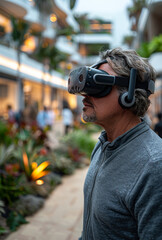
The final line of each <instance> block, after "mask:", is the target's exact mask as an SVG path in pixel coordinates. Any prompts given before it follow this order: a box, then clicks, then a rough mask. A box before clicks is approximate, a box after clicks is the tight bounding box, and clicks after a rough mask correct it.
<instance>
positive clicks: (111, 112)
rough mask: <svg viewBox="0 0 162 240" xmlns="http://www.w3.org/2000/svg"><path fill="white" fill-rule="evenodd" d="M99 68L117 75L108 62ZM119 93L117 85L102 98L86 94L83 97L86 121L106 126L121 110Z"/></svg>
mask: <svg viewBox="0 0 162 240" xmlns="http://www.w3.org/2000/svg"><path fill="white" fill-rule="evenodd" d="M99 69H101V70H104V71H106V72H108V73H109V74H110V75H114V76H115V75H117V74H116V73H115V72H114V71H113V69H112V68H111V67H110V66H109V64H108V63H106V64H102V65H101V66H100V67H99ZM118 98H119V93H118V91H117V88H116V87H115V86H113V87H112V90H111V92H110V94H108V95H107V96H105V97H102V98H95V97H90V96H84V99H83V104H84V107H83V119H84V121H86V122H94V123H96V124H99V125H101V126H104V125H105V123H106V122H107V121H109V122H110V121H113V119H115V118H114V117H116V115H117V114H118V113H119V111H120V112H121V107H120V105H119V103H118Z"/></svg>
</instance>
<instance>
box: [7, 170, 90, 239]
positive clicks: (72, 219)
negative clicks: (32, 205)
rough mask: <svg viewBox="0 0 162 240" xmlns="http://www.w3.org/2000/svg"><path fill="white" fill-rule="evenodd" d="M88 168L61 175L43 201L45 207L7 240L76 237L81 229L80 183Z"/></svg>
mask: <svg viewBox="0 0 162 240" xmlns="http://www.w3.org/2000/svg"><path fill="white" fill-rule="evenodd" d="M86 173H87V168H84V169H79V170H76V172H75V174H74V175H71V176H67V177H64V178H63V182H62V184H61V185H59V186H58V187H57V188H56V189H55V190H54V191H53V192H52V194H51V195H50V196H49V198H48V199H47V200H46V201H45V205H44V207H43V208H42V209H41V210H39V211H38V212H37V213H36V214H35V215H34V216H32V217H28V218H27V220H28V221H29V223H28V224H24V225H22V226H21V227H20V228H19V229H18V231H16V232H14V233H12V234H10V235H9V236H8V237H7V238H6V239H7V240H77V239H78V238H79V237H80V234H81V231H82V215H83V183H84V179H85V176H86Z"/></svg>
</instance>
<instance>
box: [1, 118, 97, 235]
mask: <svg viewBox="0 0 162 240" xmlns="http://www.w3.org/2000/svg"><path fill="white" fill-rule="evenodd" d="M79 131H80V130H79ZM47 132H48V129H45V130H40V129H38V128H37V126H32V127H29V126H25V125H24V126H23V127H21V128H16V127H15V126H14V125H13V124H7V123H5V122H0V239H4V238H5V237H6V236H7V235H8V234H9V233H10V232H11V231H15V230H16V229H17V228H18V227H19V225H21V224H25V223H27V221H26V219H25V217H26V216H29V215H32V214H34V213H35V212H36V211H38V210H39V209H40V208H41V207H42V206H43V204H44V201H45V199H46V198H47V197H48V196H49V195H50V193H51V191H53V190H54V188H55V187H56V186H57V185H58V184H60V183H61V179H62V176H64V175H67V174H72V173H73V172H74V171H75V169H76V168H80V167H84V166H85V165H87V164H89V154H88V151H89V152H90V151H91V148H92V147H94V144H95V142H94V141H93V140H88V139H89V138H90V137H88V138H87V141H89V142H88V144H89V145H90V146H91V147H90V149H89V150H87V147H85V146H86V145H87V143H86V145H84V144H83V137H82V135H81V132H82V134H83V135H84V137H85V133H83V131H82V130H81V132H78V131H77V132H76V131H74V132H73V133H71V134H70V135H69V136H67V137H66V138H65V139H64V140H62V141H60V144H59V147H57V149H51V148H50V147H49V146H48V137H47V136H48V134H47ZM76 136H77V137H76ZM74 142H75V144H74ZM90 142H91V144H90ZM80 149H81V150H80Z"/></svg>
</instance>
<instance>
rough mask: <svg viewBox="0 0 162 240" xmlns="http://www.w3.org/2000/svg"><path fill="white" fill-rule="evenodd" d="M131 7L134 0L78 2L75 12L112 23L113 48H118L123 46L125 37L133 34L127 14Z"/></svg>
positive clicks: (82, 0) (85, 0) (88, 0)
mask: <svg viewBox="0 0 162 240" xmlns="http://www.w3.org/2000/svg"><path fill="white" fill-rule="evenodd" d="M131 5H132V0H77V3H76V6H75V8H74V10H73V11H74V12H75V13H88V14H89V16H90V17H98V18H101V19H105V20H110V21H112V23H113V31H112V35H113V46H112V47H118V46H122V41H123V37H124V36H125V35H129V34H131V31H130V23H129V18H128V14H127V7H129V6H131Z"/></svg>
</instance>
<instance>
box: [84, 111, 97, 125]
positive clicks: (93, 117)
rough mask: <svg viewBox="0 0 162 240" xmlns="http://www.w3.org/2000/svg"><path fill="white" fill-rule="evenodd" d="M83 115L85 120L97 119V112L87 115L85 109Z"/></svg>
mask: <svg viewBox="0 0 162 240" xmlns="http://www.w3.org/2000/svg"><path fill="white" fill-rule="evenodd" d="M82 117H83V120H84V121H85V122H96V120H97V118H96V114H95V113H93V114H91V115H90V116H87V115H86V113H85V112H84V111H83V112H82Z"/></svg>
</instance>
